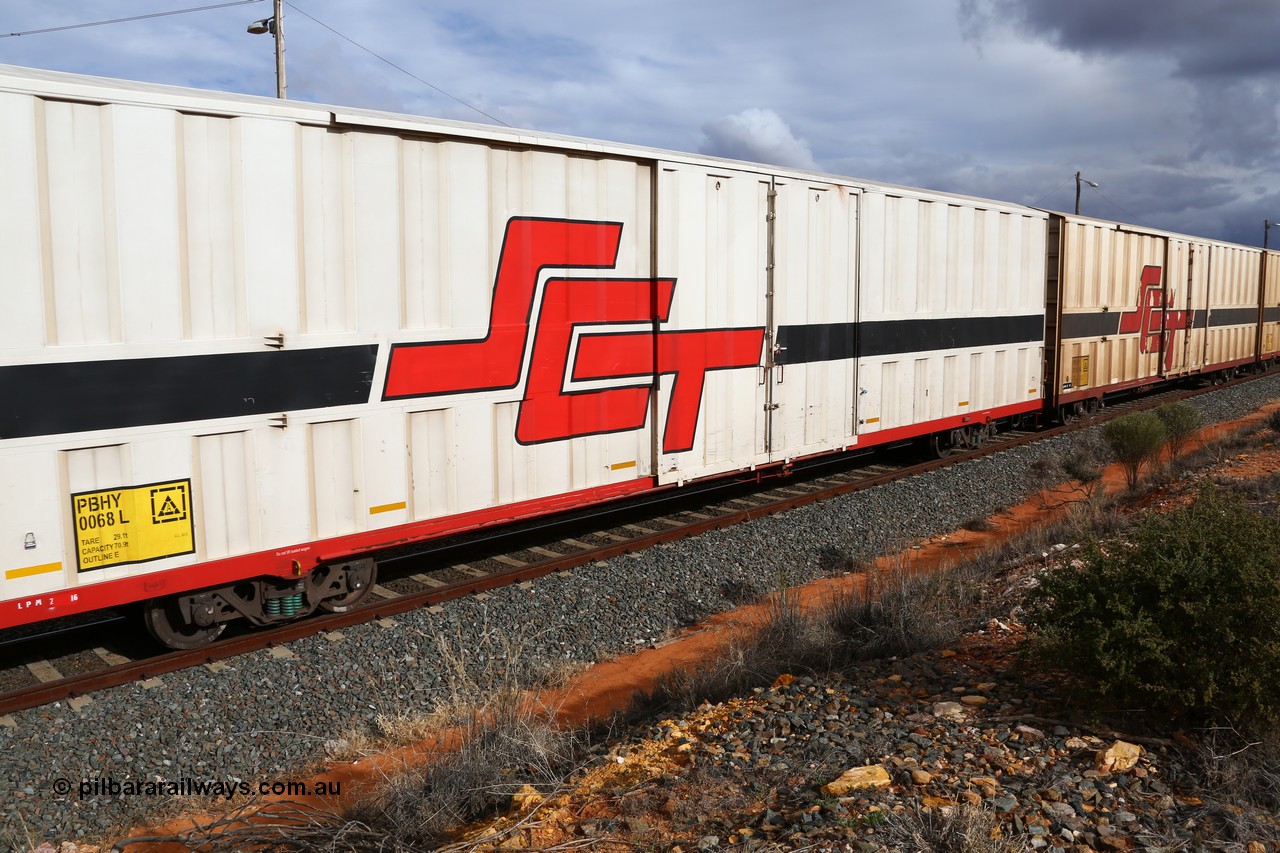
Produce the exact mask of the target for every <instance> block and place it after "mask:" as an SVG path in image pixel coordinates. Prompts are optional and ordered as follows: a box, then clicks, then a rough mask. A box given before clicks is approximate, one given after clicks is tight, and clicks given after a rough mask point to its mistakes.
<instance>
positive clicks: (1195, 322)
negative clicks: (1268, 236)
mask: <svg viewBox="0 0 1280 853" xmlns="http://www.w3.org/2000/svg"><path fill="white" fill-rule="evenodd" d="M1135 310H1136V309H1133V310H1129V311H1125V312H1123V313H1125V314H1133V313H1134V312H1135ZM1156 313H1157V315H1158V314H1159V313H1160V312H1159V310H1158V309H1157V311H1156ZM1120 315H1121V312H1119V311H1099V312H1088V313H1081V314H1063V315H1062V339H1063V340H1074V339H1076V338H1101V337H1111V336H1113V335H1118V334H1120ZM1263 320H1264V321H1265V322H1275V321H1277V320H1280V308H1268V309H1266V310H1265V311H1264V312H1263ZM1256 322H1258V309H1257V308H1214V309H1212V310H1209V311H1206V310H1205V309H1203V308H1197V309H1195V310H1194V311H1192V312H1191V327H1192V328H1193V329H1203V328H1205V327H1206V326H1244V325H1248V324H1251V323H1256ZM1153 331H1159V329H1158V328H1157V329H1155V330H1153ZM1134 334H1137V333H1136V332H1135V333H1134Z"/></svg>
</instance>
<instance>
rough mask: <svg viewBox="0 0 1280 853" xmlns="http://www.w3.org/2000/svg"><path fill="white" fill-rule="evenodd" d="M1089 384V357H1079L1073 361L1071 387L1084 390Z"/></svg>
mask: <svg viewBox="0 0 1280 853" xmlns="http://www.w3.org/2000/svg"><path fill="white" fill-rule="evenodd" d="M1088 384H1089V356H1087V355H1077V356H1075V357H1073V358H1072V359H1071V385H1072V387H1074V388H1083V387H1084V386H1086V385H1088Z"/></svg>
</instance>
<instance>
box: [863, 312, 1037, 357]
mask: <svg viewBox="0 0 1280 853" xmlns="http://www.w3.org/2000/svg"><path fill="white" fill-rule="evenodd" d="M858 336H859V341H858V354H859V355H860V356H862V357H863V358H871V357H875V356H881V355H896V354H898V353H904V352H931V351H933V350H943V349H971V348H975V347H993V346H1000V345H1002V344H1029V343H1034V344H1040V343H1043V342H1044V316H1043V315H1042V314H1023V315H1019V316H1015V317H945V318H940V319H928V320H877V321H873V322H869V323H860V324H858Z"/></svg>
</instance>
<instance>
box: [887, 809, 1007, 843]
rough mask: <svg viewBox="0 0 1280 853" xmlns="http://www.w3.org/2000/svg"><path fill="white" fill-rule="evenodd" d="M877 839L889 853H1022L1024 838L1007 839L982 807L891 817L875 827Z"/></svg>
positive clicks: (907, 812) (925, 811)
mask: <svg viewBox="0 0 1280 853" xmlns="http://www.w3.org/2000/svg"><path fill="white" fill-rule="evenodd" d="M875 836H876V840H878V841H882V842H884V843H885V844H886V845H887V846H888V848H889V849H890V850H915V851H918V853H1021V851H1024V850H1030V849H1031V847H1030V845H1029V844H1028V843H1027V841H1026V839H1025V838H1007V837H1005V836H1004V835H1003V833H1002V832H1001V830H1000V822H999V821H998V820H997V819H996V816H995V815H994V814H993V813H992V812H991V811H990V810H989V809H985V808H982V807H981V806H971V805H967V804H966V805H960V806H949V807H946V808H940V809H930V810H924V809H916V810H915V811H905V812H900V813H894V814H891V816H890V817H889V818H888V819H887V820H885V821H884V822H883V823H882V824H881V825H880V826H878V827H877V828H876V833H875Z"/></svg>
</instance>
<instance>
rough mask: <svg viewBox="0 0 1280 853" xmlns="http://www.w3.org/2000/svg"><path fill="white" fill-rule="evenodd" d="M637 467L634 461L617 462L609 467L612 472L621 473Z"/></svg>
mask: <svg viewBox="0 0 1280 853" xmlns="http://www.w3.org/2000/svg"><path fill="white" fill-rule="evenodd" d="M634 467H636V461H635V460H634V459H632V460H631V461H630V462H615V463H613V464H612V465H610V466H609V470H610V471H621V470H622V469H624V468H634Z"/></svg>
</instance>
